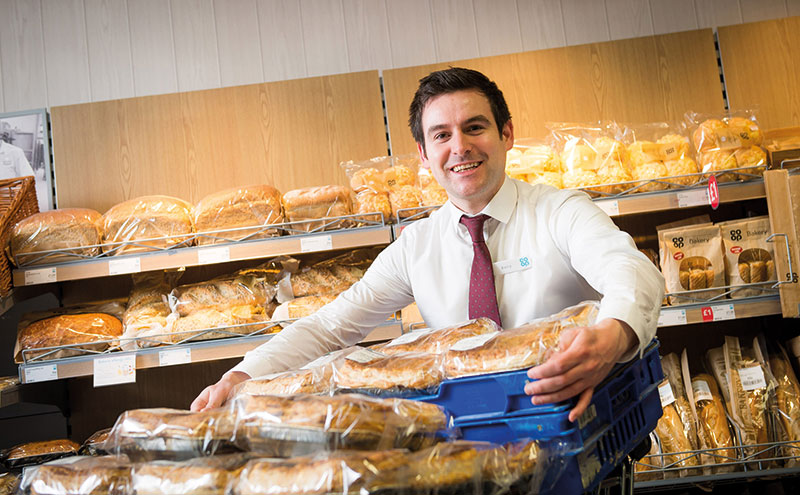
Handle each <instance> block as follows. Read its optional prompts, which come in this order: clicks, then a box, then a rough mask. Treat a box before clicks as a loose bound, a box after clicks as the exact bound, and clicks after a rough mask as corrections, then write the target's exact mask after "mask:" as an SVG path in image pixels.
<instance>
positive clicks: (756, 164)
mask: <svg viewBox="0 0 800 495" xmlns="http://www.w3.org/2000/svg"><path fill="white" fill-rule="evenodd" d="M733 157H734V158H735V159H736V166H737V167H738V168H746V169H747V170H742V173H741V174H739V178H740V179H742V180H748V179H752V177H750V176H748V175H744V174H750V175H764V169H765V168H766V167H767V154H766V152H764V150H762V149H761V148H760V147H759V146H749V147H746V148H739V149H738V150H736V151H734V152H733Z"/></svg>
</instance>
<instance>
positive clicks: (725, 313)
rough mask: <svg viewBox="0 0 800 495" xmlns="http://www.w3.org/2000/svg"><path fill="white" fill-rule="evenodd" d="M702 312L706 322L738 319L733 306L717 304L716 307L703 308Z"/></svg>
mask: <svg viewBox="0 0 800 495" xmlns="http://www.w3.org/2000/svg"><path fill="white" fill-rule="evenodd" d="M700 311H701V314H702V316H703V321H704V322H706V321H723V320H735V319H736V310H735V309H734V306H733V304H715V305H714V306H703V308H702V309H701V310H700Z"/></svg>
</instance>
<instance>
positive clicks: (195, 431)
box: [109, 408, 233, 442]
mask: <svg viewBox="0 0 800 495" xmlns="http://www.w3.org/2000/svg"><path fill="white" fill-rule="evenodd" d="M232 435H233V418H231V417H230V416H229V415H228V413H227V412H226V411H223V410H221V409H215V410H211V411H203V412H190V411H183V410H179V409H167V408H156V409H131V410H129V411H125V412H124V413H122V415H121V416H120V417H119V419H117V422H116V424H115V425H114V428H113V429H112V430H111V433H110V434H109V437H110V439H113V440H114V441H117V442H119V441H120V439H126V438H130V439H136V438H192V439H199V440H204V439H208V438H230V437H231V436H232Z"/></svg>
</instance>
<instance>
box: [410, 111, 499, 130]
mask: <svg viewBox="0 0 800 495" xmlns="http://www.w3.org/2000/svg"><path fill="white" fill-rule="evenodd" d="M475 122H480V123H482V124H491V123H492V121H491V120H489V118H488V117H487V116H485V115H476V116H474V117H470V118H468V119H467V120H465V121H463V122H461V124H460V125H462V126H465V125H469V124H473V123H475ZM447 127H448V125H447V124H436V125H432V126H430V127H428V130H427V131H426V134H431V133H434V132H436V131H440V130H442V129H447Z"/></svg>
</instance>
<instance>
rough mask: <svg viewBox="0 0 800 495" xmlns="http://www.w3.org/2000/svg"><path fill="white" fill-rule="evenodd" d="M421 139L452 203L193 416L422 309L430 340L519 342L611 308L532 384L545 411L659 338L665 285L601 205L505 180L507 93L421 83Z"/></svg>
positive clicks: (441, 76)
mask: <svg viewBox="0 0 800 495" xmlns="http://www.w3.org/2000/svg"><path fill="white" fill-rule="evenodd" d="M409 125H410V127H411V132H412V135H413V136H414V139H415V140H416V142H417V147H418V150H419V154H420V158H421V160H422V166H423V167H426V168H429V169H430V170H431V172H432V173H433V175H434V177H435V178H436V180H437V181H438V182H439V183H440V184H441V185H442V186H443V187H444V188H445V189H446V190H447V194H448V197H449V200H448V201H447V203H445V204H444V205H443V206H442V208H440V209H439V210H437V211H436V212H434V213H433V214H432V215H431V216H430V217H429V218H427V219H424V220H421V221H418V222H415V223H414V224H412V225H410V226H409V227H407V228H406V229H405V230H404V231H403V235H401V236H400V238H399V239H397V240H396V241H395V242H393V243H392V244H391V245H389V246H388V247H387V248H386V249H385V250H384V251H383V252H382V253H381V254H380V255H379V256H378V258H377V259H376V260H375V262H374V263H373V264H372V266H371V267H370V269H369V270H367V272H366V274H365V275H364V278H363V279H362V280H361V281H359V282H358V283H356V284H354V285H353V286H352V287H351V288H350V289H349V290H347V291H346V292H344V293H342V294H341V295H340V296H339V297H338V298H337V299H336V300H335V301H333V302H332V303H331V304H329V305H327V306H325V307H324V308H322V309H321V310H319V311H318V312H317V313H315V314H314V315H312V316H309V317H307V318H303V319H301V320H299V321H297V322H295V323H294V324H292V325H290V326H289V327H287V328H286V329H284V330H283V331H281V332H280V333H279V334H278V335H276V336H275V337H273V338H272V339H271V340H270V341H269V342H267V343H266V344H264V345H262V346H261V347H259V348H257V349H255V350H253V351H251V352H249V353H248V354H247V355H246V356H245V358H244V360H243V361H242V362H241V363H240V364H239V365H237V366H236V367H234V368H233V369H232V370H231V371H229V372H228V373H226V374H225V375H224V376H223V377H222V379H220V381H219V382H218V383H217V384H215V385H212V386H210V387H208V388H206V389H205V390H204V391H203V392H202V393H201V394H200V396H199V397H198V398H197V399H196V400H195V401H194V402H193V403H192V409H193V410H201V409H207V408H211V407H216V406H218V405H220V404H222V403H223V402H224V401H225V400H226V399H227V396H228V394H229V393H230V390H231V389H232V387H233V386H234V385H235V384H236V383H238V382H240V381H242V380H244V379H247V378H249V377H252V376H258V375H264V374H267V373H274V372H278V371H283V370H286V369H289V368H295V367H299V366H302V365H303V364H305V363H307V362H309V361H311V360H313V359H315V358H317V357H319V356H321V355H322V354H324V353H326V352H329V351H331V350H334V349H338V348H341V347H345V346H349V345H353V344H355V343H356V342H358V341H359V340H361V339H362V338H363V337H364V336H365V335H367V334H368V333H369V331H370V330H372V328H374V327H375V326H376V325H377V324H379V323H381V322H382V321H384V320H385V319H386V318H387V317H388V316H389V315H390V314H391V313H392V312H394V311H396V310H398V309H400V308H403V307H405V306H406V305H408V304H410V303H411V302H414V301H416V303H417V306H418V307H419V310H420V313H421V315H422V317H423V318H424V320H425V322H426V324H427V325H428V326H430V327H434V328H435V327H442V326H446V325H453V324H457V323H460V322H463V321H465V320H467V319H470V318H476V317H479V316H486V317H489V318H492V319H493V320H495V321H496V322H497V323H498V324H500V325H501V326H502V327H503V328H514V327H516V326H519V325H522V324H524V323H526V322H528V321H531V320H533V319H536V318H541V317H544V316H548V315H550V314H553V313H556V312H558V311H560V310H561V309H563V308H565V307H567V306H571V305H574V304H577V303H579V302H581V301H584V300H600V312H599V314H598V319H597V323H596V324H595V325H593V326H591V327H585V328H575V329H570V330H568V331H565V332H564V333H563V334H562V337H561V341H560V344H559V351H558V352H556V353H554V354H553V355H552V356H551V357H550V358H549V359H548V361H547V362H546V363H545V364H543V365H541V366H538V367H536V368H532V369H531V370H529V372H528V375H529V376H530V377H531V378H536V379H538V380H537V381H535V382H532V383H529V384H528V385H527V386H526V390H525V392H526V393H528V394H529V395H531V396H532V398H531V400H532V401H533V402H534V403H535V404H543V403H549V402H556V401H561V400H565V399H568V398H571V397H575V396H580V399H579V401H578V403H577V405H576V406H575V408H574V409H573V410H572V412H571V414H570V419H571V420H573V421H574V420H575V419H577V417H579V416H580V414H581V413H582V412H583V411H584V410H585V408H586V407H587V405H588V404H589V402H590V400H591V397H592V390H593V387H594V386H595V385H597V384H598V383H600V382H601V381H602V380H603V378H605V376H606V375H607V374H608V372H609V371H610V370H611V368H612V367H613V365H614V364H615V363H617V362H619V361H623V360H627V359H630V358H632V357H634V356H635V355H636V353H637V350H640V349H643V348H644V346H646V345H647V343H648V342H649V341H650V340H651V339H652V338H653V336H654V335H655V329H656V324H657V320H658V312H659V309H660V304H661V299H662V297H663V291H664V280H663V278H662V276H661V274H660V273H659V271H658V270H657V269H656V268H655V266H653V264H652V263H650V261H649V260H648V259H647V258H646V257H645V256H644V255H643V254H641V253H639V251H638V250H637V249H636V246H635V245H634V243H633V240H632V239H631V238H630V236H629V235H628V234H626V233H624V232H621V231H620V230H619V229H618V228H617V227H616V226H615V225H614V223H613V222H612V221H611V219H609V218H608V216H607V215H606V214H605V213H604V212H603V211H602V210H600V209H599V208H598V207H596V206H595V205H594V204H593V203H592V201H591V200H590V199H589V197H588V196H587V195H586V194H584V193H582V192H577V191H559V190H557V189H554V188H552V187H549V186H546V185H536V186H532V185H529V184H526V183H524V182H520V181H516V180H512V179H510V178H508V177H507V176H506V175H505V159H506V152H507V151H508V150H509V149H511V147H512V146H513V144H514V127H513V124H512V122H511V115H510V113H509V110H508V106H507V105H506V102H505V99H504V98H503V95H502V92H501V91H500V90H499V89H498V88H497V85H496V84H495V83H494V82H492V81H490V80H489V79H488V78H487V77H486V76H484V75H483V74H481V73H480V72H477V71H473V70H469V69H462V68H450V69H447V70H443V71H437V72H434V73H431V74H429V75H428V76H426V77H425V78H423V79H422V80H421V81H420V86H419V88H418V90H417V92H416V94H415V95H414V99H413V101H412V103H411V107H410V110H409Z"/></svg>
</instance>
